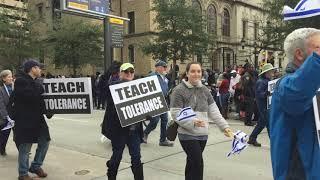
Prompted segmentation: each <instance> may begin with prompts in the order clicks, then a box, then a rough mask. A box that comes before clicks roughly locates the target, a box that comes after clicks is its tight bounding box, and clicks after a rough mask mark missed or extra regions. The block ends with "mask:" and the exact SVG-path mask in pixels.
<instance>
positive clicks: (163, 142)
mask: <svg viewBox="0 0 320 180" xmlns="http://www.w3.org/2000/svg"><path fill="white" fill-rule="evenodd" d="M166 73H167V63H166V62H165V61H162V60H158V61H157V62H156V64H155V72H153V73H150V74H149V76H157V77H158V79H159V83H160V86H161V90H162V92H163V95H164V96H165V97H166V98H168V92H169V86H168V83H169V80H168V79H167V78H166V76H165V75H166ZM160 119H161V126H160V141H159V145H160V146H168V147H172V146H173V143H171V142H169V141H168V140H167V124H168V113H167V112H165V113H163V114H160V115H158V116H155V117H152V118H151V119H150V123H149V124H148V125H147V127H146V129H145V130H144V132H143V142H144V143H147V141H148V135H149V134H150V133H151V131H153V130H154V129H155V128H156V127H157V124H158V122H159V121H160Z"/></svg>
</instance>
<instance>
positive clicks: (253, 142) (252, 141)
mask: <svg viewBox="0 0 320 180" xmlns="http://www.w3.org/2000/svg"><path fill="white" fill-rule="evenodd" d="M248 144H251V145H253V146H255V147H261V144H260V143H258V141H257V140H249V141H248Z"/></svg>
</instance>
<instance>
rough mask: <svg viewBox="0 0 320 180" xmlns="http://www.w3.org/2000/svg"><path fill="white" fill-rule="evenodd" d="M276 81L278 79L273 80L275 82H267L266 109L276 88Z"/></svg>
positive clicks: (268, 107)
mask: <svg viewBox="0 0 320 180" xmlns="http://www.w3.org/2000/svg"><path fill="white" fill-rule="evenodd" d="M278 80H279V79H275V80H272V81H269V82H268V92H269V93H270V95H269V96H268V97H267V109H270V105H271V100H272V93H273V91H274V88H275V87H276V84H277V82H278Z"/></svg>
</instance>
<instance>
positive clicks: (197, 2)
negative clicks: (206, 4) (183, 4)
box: [192, 0, 202, 14]
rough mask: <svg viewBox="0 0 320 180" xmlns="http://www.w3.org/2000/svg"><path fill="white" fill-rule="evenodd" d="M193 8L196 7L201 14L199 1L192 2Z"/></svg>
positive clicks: (193, 0)
mask: <svg viewBox="0 0 320 180" xmlns="http://www.w3.org/2000/svg"><path fill="white" fill-rule="evenodd" d="M192 7H194V8H195V9H196V10H197V11H198V12H199V13H200V14H201V12H202V8H201V4H200V2H199V1H198V0H192Z"/></svg>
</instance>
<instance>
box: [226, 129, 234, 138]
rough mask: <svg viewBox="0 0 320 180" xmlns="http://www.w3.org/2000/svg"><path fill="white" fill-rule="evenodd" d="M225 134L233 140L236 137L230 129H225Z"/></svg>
mask: <svg viewBox="0 0 320 180" xmlns="http://www.w3.org/2000/svg"><path fill="white" fill-rule="evenodd" d="M223 133H224V135H225V136H227V137H230V138H232V137H233V136H234V134H233V132H232V130H231V129H230V128H225V129H224V130H223Z"/></svg>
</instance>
